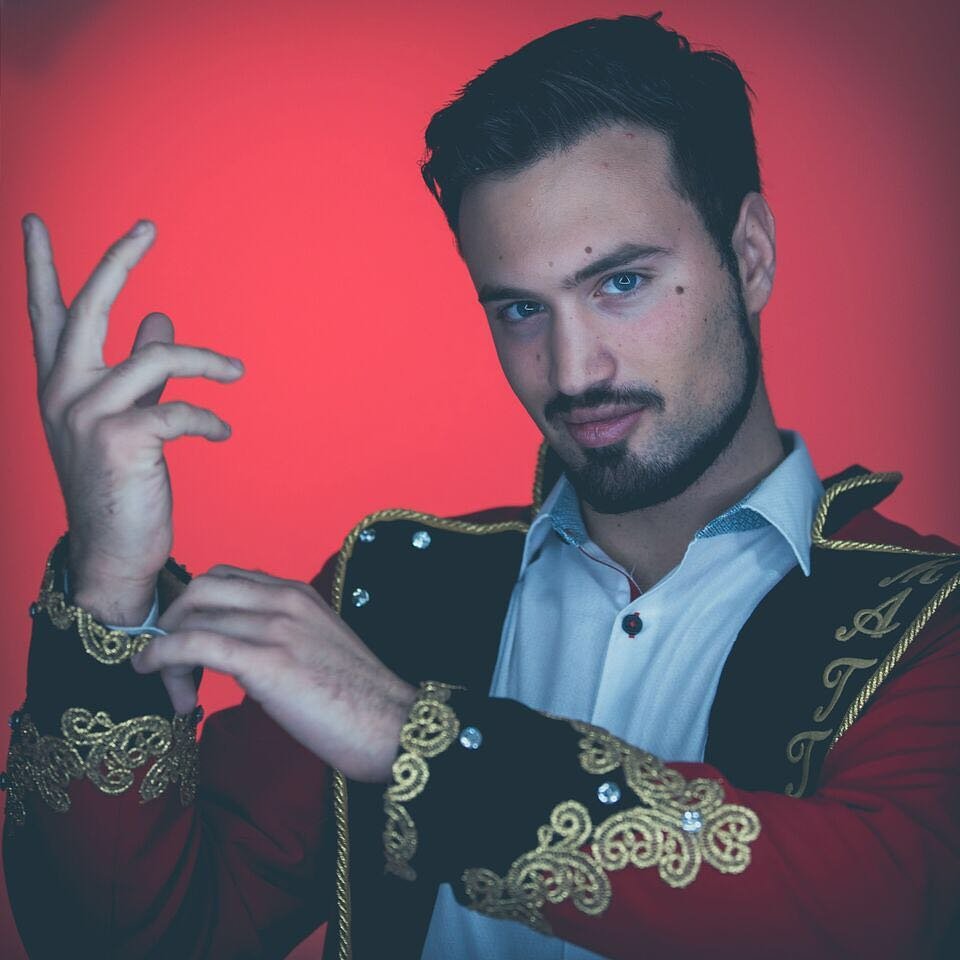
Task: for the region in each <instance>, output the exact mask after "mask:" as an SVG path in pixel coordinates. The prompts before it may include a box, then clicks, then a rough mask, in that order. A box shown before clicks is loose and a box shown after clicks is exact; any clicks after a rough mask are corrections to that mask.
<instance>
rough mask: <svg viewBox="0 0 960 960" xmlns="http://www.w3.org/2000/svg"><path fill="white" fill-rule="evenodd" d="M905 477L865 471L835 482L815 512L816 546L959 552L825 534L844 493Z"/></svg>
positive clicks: (931, 553) (932, 553) (917, 552)
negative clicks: (826, 535)
mask: <svg viewBox="0 0 960 960" xmlns="http://www.w3.org/2000/svg"><path fill="white" fill-rule="evenodd" d="M902 479H903V474H902V473H897V472H896V471H892V472H890V473H862V474H860V475H859V476H856V477H851V478H850V479H848V480H838V481H837V482H836V483H833V484H831V485H830V486H829V487H828V488H827V489H826V490H825V491H824V494H823V496H822V497H821V498H820V503H819V505H818V506H817V512H816V514H814V518H813V526H812V528H811V532H810V539H811V541H812V543H813V545H814V546H815V547H822V548H823V549H824V550H866V551H867V552H869V553H905V554H912V555H914V556H920V557H952V556H956V554H955V553H940V552H937V551H935V550H914V549H913V548H911V547H898V546H896V545H894V544H892V543H865V542H862V541H860V540H834V539H831V538H829V537H825V536H824V535H823V529H824V527H825V526H826V523H827V515H828V514H829V512H830V508H831V507H832V506H833V503H834V501H835V500H836V499H837V497H839V496H840V495H841V494H844V493H848V492H849V491H850V490H858V489H859V488H860V487H871V486H875V485H877V484H885V483H892V484H894V486H896V485H897V484H898V483H900V481H901V480H902Z"/></svg>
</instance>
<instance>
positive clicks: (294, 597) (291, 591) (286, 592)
mask: <svg viewBox="0 0 960 960" xmlns="http://www.w3.org/2000/svg"><path fill="white" fill-rule="evenodd" d="M280 596H281V601H282V608H283V609H284V610H285V611H287V612H288V613H289V614H290V615H291V616H294V617H300V616H303V615H305V614H306V613H308V612H309V601H308V599H307V598H306V597H305V596H304V595H303V593H301V592H300V591H299V590H298V589H297V588H296V587H294V586H287V587H282V588H281V594H280Z"/></svg>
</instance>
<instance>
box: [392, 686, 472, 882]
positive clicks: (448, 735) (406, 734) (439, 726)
mask: <svg viewBox="0 0 960 960" xmlns="http://www.w3.org/2000/svg"><path fill="white" fill-rule="evenodd" d="M457 689H460V688H458V687H453V686H451V685H450V684H447V683H435V682H432V681H431V682H428V683H423V684H421V685H420V692H419V693H418V694H417V699H416V700H414V701H413V706H411V708H410V713H409V715H408V717H407V722H406V723H405V724H404V725H403V727H402V728H401V730H400V747H401V749H403V750H404V751H405V752H404V753H401V754H400V756H398V757H397V759H396V760H395V761H394V762H393V781H394V782H393V783H392V784H391V785H390V786H389V787H387V789H386V791H385V792H384V795H383V810H384V813H386V815H387V825H386V827H385V828H384V831H383V848H384V852H385V854H386V860H387V865H386V869H387V872H388V873H392V874H394V875H396V876H398V877H400V878H401V879H403V880H416V879H417V874H416V871H415V870H414V869H413V867H411V866H410V861H411V860H412V859H413V855H414V854H415V853H416V852H417V827H416V825H415V824H414V822H413V817H411V816H410V814H409V812H408V811H407V808H406V807H405V806H404V804H406V803H409V801H411V800H413V799H414V798H415V797H419V796H420V794H421V793H423V791H424V789H425V788H426V786H427V781H428V780H429V779H430V770H429V768H428V767H427V760H429V759H431V758H432V757H436V756H439V755H440V754H441V753H443V751H444V750H446V749H447V748H448V747H449V746H450V745H451V744H452V743H453V742H454V740H456V739H457V734H458V733H459V732H460V721H459V720H458V719H457V715H456V714H455V713H454V712H453V709H452V708H451V707H449V706H448V705H447V701H448V700H449V699H450V694H451V693H452V692H453V691H454V690H457Z"/></svg>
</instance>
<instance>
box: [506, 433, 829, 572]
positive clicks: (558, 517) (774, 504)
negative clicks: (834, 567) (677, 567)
mask: <svg viewBox="0 0 960 960" xmlns="http://www.w3.org/2000/svg"><path fill="white" fill-rule="evenodd" d="M780 439H781V441H782V442H783V448H784V450H786V451H789V452H788V453H787V455H786V457H784V459H783V460H782V461H781V462H780V463H779V464H778V465H777V467H776V468H775V469H774V470H773V471H772V472H771V473H769V474H768V475H767V476H766V477H764V479H763V480H761V481H760V483H758V484H757V486H755V487H754V488H753V490H751V491H750V493H748V494H747V495H746V496H745V497H744V498H743V499H742V500H740V501H739V502H738V503H735V504H734V505H733V506H732V507H730V508H729V509H727V510H725V511H724V512H723V513H722V514H720V516H718V517H715V518H714V519H713V520H711V521H710V522H709V523H708V524H706V526H704V527H702V528H701V529H700V530H698V531H697V533H696V534H695V535H694V540H707V539H709V538H711V537H718V536H723V535H724V534H730V533H738V532H741V531H744V530H753V529H757V528H759V527H764V526H767V525H768V524H769V525H770V526H772V527H773V528H774V529H776V530H777V532H778V533H779V534H780V535H781V536H782V537H783V539H784V540H785V541H786V542H787V544H788V545H789V547H790V549H791V550H792V551H793V554H794V556H795V557H796V558H797V563H799V564H800V568H801V569H802V570H803V573H804V575H805V576H809V575H810V530H811V528H812V526H813V515H814V512H815V511H816V508H817V504H818V503H819V501H820V498H821V497H822V496H823V484H822V483H821V482H820V478H819V477H818V476H817V472H816V470H815V469H814V466H813V461H812V460H811V459H810V454H809V452H808V450H807V446H806V444H805V443H804V442H803V438H802V437H801V436H800V434H798V433H795V432H793V431H790V430H781V431H780ZM551 530H554V531H555V532H556V533H557V535H558V536H559V537H560V538H561V539H562V540H564V541H565V542H566V543H569V544H571V545H572V546H577V547H579V546H583V545H584V544H585V543H587V542H588V541H589V539H590V537H589V534H588V533H587V528H586V525H585V524H584V522H583V514H582V513H581V511H580V501H579V499H578V498H577V494H576V491H575V490H574V489H573V485H572V484H571V483H570V481H569V480H568V479H567V477H566V474H564V475H562V476H561V477H560V479H559V480H558V481H557V483H556V484H555V485H554V487H553V489H552V490H551V491H550V493H549V495H548V496H547V498H546V500H544V502H543V506H542V507H541V508H540V512H539V513H538V514H537V516H536V518H535V519H534V521H533V523H532V524H531V525H530V530H529V531H528V533H527V540H526V544H525V546H524V552H523V564H522V567H521V569H525V568H526V566H527V564H528V563H529V562H530V559H531V558H532V557H533V556H534V554H535V553H536V552H537V550H539V549H540V547H541V546H542V545H543V542H544V540H545V539H546V538H547V536H548V535H549V533H550V531H551Z"/></svg>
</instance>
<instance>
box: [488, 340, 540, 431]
mask: <svg viewBox="0 0 960 960" xmlns="http://www.w3.org/2000/svg"><path fill="white" fill-rule="evenodd" d="M493 343H494V347H495V348H496V351H497V357H498V358H499V360H500V367H501V369H502V370H503V374H504V376H505V377H506V378H507V382H508V383H509V384H510V387H511V389H512V390H513V392H514V393H515V394H516V395H517V398H518V399H519V400H520V402H521V403H522V404H523V405H524V406H525V407H526V408H527V409H528V410H530V412H531V413H533V414H536V413H537V412H538V411H542V409H543V404H544V402H545V401H546V400H547V399H549V391H550V388H549V384H548V382H547V381H548V377H549V371H548V365H547V359H546V351H545V349H544V345H543V343H541V342H539V341H538V340H535V339H526V340H524V339H521V338H519V337H510V336H497V335H494V338H493Z"/></svg>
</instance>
